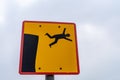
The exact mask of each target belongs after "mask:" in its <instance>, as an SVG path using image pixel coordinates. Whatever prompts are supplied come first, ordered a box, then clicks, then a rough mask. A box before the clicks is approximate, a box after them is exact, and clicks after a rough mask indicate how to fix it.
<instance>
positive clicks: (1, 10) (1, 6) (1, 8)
mask: <svg viewBox="0 0 120 80" xmlns="http://www.w3.org/2000/svg"><path fill="white" fill-rule="evenodd" d="M5 10H6V6H5V0H0V24H3V23H4V22H5V14H6V12H5Z"/></svg>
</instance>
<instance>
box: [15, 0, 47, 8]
mask: <svg viewBox="0 0 120 80" xmlns="http://www.w3.org/2000/svg"><path fill="white" fill-rule="evenodd" d="M46 1H47V0H15V2H16V3H17V5H18V6H20V7H21V8H26V7H30V6H31V5H33V4H35V3H37V2H39V3H40V4H41V3H43V2H46Z"/></svg>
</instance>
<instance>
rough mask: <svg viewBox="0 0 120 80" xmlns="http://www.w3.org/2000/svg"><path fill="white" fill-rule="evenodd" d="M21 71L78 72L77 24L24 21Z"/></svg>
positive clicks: (24, 72)
mask: <svg viewBox="0 0 120 80" xmlns="http://www.w3.org/2000/svg"><path fill="white" fill-rule="evenodd" d="M19 72H20V74H78V73H79V62H78V50H77V39H76V26H75V24H74V23H65V22H43V21H24V22H23V27H22V40H21V52H20V68H19Z"/></svg>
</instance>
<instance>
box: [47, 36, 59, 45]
mask: <svg viewBox="0 0 120 80" xmlns="http://www.w3.org/2000/svg"><path fill="white" fill-rule="evenodd" d="M57 41H58V39H57V38H56V39H55V41H54V42H52V43H51V44H50V45H49V46H50V47H51V46H52V45H54V44H56V43H57Z"/></svg>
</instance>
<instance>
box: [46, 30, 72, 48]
mask: <svg viewBox="0 0 120 80" xmlns="http://www.w3.org/2000/svg"><path fill="white" fill-rule="evenodd" d="M65 31H66V28H64V30H63V33H62V34H56V35H53V36H51V35H50V34H48V33H46V34H45V35H47V36H48V37H49V38H51V39H52V38H55V41H54V42H52V43H51V44H49V46H50V47H51V46H52V45H54V44H56V43H57V42H58V40H59V39H66V40H68V41H72V40H71V39H69V38H67V37H70V34H68V33H67V34H65Z"/></svg>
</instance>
